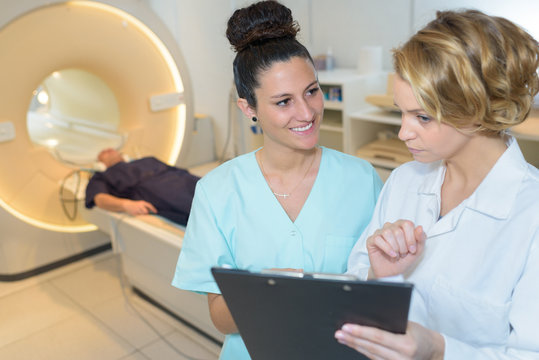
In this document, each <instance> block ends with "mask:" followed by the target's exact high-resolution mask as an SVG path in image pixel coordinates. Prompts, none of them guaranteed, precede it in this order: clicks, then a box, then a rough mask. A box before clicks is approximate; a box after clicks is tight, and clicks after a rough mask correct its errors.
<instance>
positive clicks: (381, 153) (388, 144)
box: [356, 139, 414, 169]
mask: <svg viewBox="0 0 539 360" xmlns="http://www.w3.org/2000/svg"><path fill="white" fill-rule="evenodd" d="M356 155H357V156H358V157H360V158H362V159H365V160H367V161H369V162H370V163H371V164H373V165H377V166H381V167H385V168H390V169H392V168H396V167H397V166H399V165H401V164H404V163H405V162H408V161H412V160H414V158H413V156H412V154H410V151H408V148H407V147H406V145H405V144H404V142H402V141H401V140H399V139H381V140H376V141H373V142H371V143H369V144H367V145H365V146H362V147H360V148H359V149H358V150H357V153H356Z"/></svg>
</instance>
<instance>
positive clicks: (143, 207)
mask: <svg viewBox="0 0 539 360" xmlns="http://www.w3.org/2000/svg"><path fill="white" fill-rule="evenodd" d="M94 202H95V204H96V205H97V206H98V207H100V208H101V209H105V210H109V211H115V212H126V213H128V214H129V215H133V216H135V215H144V214H149V213H154V214H156V213H157V209H156V208H155V207H154V206H153V205H152V204H150V203H149V202H147V201H144V200H130V199H123V198H119V197H116V196H113V195H110V194H106V193H99V194H97V195H96V196H95V197H94Z"/></svg>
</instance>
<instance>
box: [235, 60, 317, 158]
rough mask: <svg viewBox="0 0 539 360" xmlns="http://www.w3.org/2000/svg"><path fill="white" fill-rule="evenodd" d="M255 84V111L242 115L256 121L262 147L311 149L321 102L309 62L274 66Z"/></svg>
mask: <svg viewBox="0 0 539 360" xmlns="http://www.w3.org/2000/svg"><path fill="white" fill-rule="evenodd" d="M258 81H259V84H260V86H259V87H258V88H256V89H255V95H256V99H257V106H256V109H253V108H251V107H248V108H246V109H245V110H244V112H246V111H247V112H246V114H247V115H248V116H249V117H253V116H256V117H257V118H258V121H259V124H260V126H261V127H262V131H263V133H264V146H265V147H267V146H270V147H273V146H283V147H287V148H291V149H294V150H296V149H297V150H308V149H312V148H313V147H314V146H315V145H316V144H317V143H318V135H319V129H320V122H321V121H322V115H323V112H324V99H323V96H322V91H321V90H320V86H319V84H318V80H317V78H316V73H315V70H314V67H313V65H312V64H311V62H310V61H309V60H307V59H304V58H302V57H293V58H291V59H290V60H289V61H286V62H275V63H274V64H273V65H272V66H271V67H270V68H269V69H268V70H266V71H264V72H262V73H261V74H260V75H259V78H258ZM240 107H241V105H240Z"/></svg>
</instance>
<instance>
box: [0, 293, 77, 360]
mask: <svg viewBox="0 0 539 360" xmlns="http://www.w3.org/2000/svg"><path fill="white" fill-rule="evenodd" d="M79 310H80V307H79V306H78V305H76V304H75V303H74V302H73V301H71V300H70V299H69V297H67V296H66V295H65V294H63V293H62V292H60V291H58V290H57V289H56V288H54V287H53V286H51V285H50V284H47V283H44V284H39V285H35V286H32V287H29V288H27V289H24V290H21V291H17V292H15V293H13V294H11V295H10V296H4V297H2V298H0V324H2V326H0V346H3V345H6V344H9V343H11V342H13V341H16V340H19V339H22V338H24V337H26V336H28V335H30V334H32V333H35V332H37V331H40V330H43V329H46V328H47V327H49V326H52V325H54V324H56V323H58V322H60V321H62V320H65V319H66V318H68V317H71V316H74V315H76V314H77V312H78V311H79ZM0 358H2V357H0ZM2 359H3V358H2Z"/></svg>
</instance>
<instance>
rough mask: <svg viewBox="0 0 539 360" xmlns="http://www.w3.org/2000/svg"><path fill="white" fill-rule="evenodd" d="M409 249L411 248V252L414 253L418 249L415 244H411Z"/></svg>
mask: <svg viewBox="0 0 539 360" xmlns="http://www.w3.org/2000/svg"><path fill="white" fill-rule="evenodd" d="M409 249H410V252H411V253H412V254H415V251H416V247H415V245H412V246H410V248H409Z"/></svg>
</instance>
